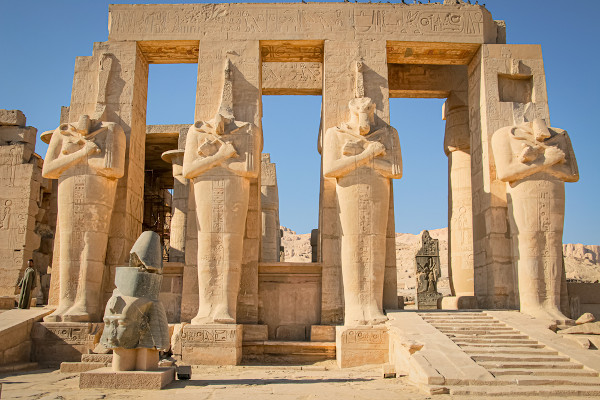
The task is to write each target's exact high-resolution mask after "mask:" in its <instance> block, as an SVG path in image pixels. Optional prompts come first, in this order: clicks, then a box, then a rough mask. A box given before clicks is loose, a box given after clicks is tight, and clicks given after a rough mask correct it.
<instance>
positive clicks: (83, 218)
mask: <svg viewBox="0 0 600 400" xmlns="http://www.w3.org/2000/svg"><path fill="white" fill-rule="evenodd" d="M125 146H126V138H125V133H124V132H123V129H122V128H121V127H120V126H119V125H117V124H115V123H113V122H102V121H98V120H93V119H90V118H89V116H87V115H82V116H81V117H80V118H79V121H78V122H77V123H76V124H61V125H60V126H59V127H58V128H56V130H55V131H54V133H53V134H52V138H51V139H50V144H49V146H48V152H47V153H46V159H45V161H44V167H43V170H42V175H43V176H44V177H45V178H49V179H58V229H59V232H60V265H59V268H58V270H59V272H58V273H59V282H60V290H59V302H58V308H57V309H56V311H54V312H53V313H52V314H50V315H48V316H47V317H46V318H44V321H46V322H59V321H64V322H80V321H97V320H99V319H100V316H101V312H102V305H101V299H100V293H101V285H102V276H103V273H104V269H105V265H104V259H105V255H106V245H107V242H108V231H109V225H110V219H111V214H112V210H113V205H114V201H115V193H116V189H117V179H118V178H120V177H122V176H123V174H124V166H125Z"/></svg>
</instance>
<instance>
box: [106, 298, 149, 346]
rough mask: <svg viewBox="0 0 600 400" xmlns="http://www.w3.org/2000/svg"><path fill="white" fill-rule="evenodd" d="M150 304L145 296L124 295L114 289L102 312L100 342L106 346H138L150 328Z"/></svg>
mask: <svg viewBox="0 0 600 400" xmlns="http://www.w3.org/2000/svg"><path fill="white" fill-rule="evenodd" d="M152 304H153V302H152V301H150V300H148V299H147V298H140V297H131V296H124V295H122V294H120V293H119V292H118V290H117V289H115V291H114V292H113V296H112V297H111V298H110V300H109V301H108V303H107V304H106V310H105V312H104V331H103V332H102V338H101V339H100V341H101V342H102V344H103V345H104V346H105V347H106V348H115V347H121V348H124V349H135V348H137V347H139V344H140V341H141V340H142V338H143V337H144V336H145V335H146V334H147V333H148V331H149V330H150V318H151V308H152Z"/></svg>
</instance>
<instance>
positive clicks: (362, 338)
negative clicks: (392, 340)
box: [335, 325, 389, 368]
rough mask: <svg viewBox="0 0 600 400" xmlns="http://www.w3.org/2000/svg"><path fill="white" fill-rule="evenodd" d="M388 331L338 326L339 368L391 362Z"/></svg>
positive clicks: (336, 342) (385, 328)
mask: <svg viewBox="0 0 600 400" xmlns="http://www.w3.org/2000/svg"><path fill="white" fill-rule="evenodd" d="M388 342H389V339H388V329H387V326H385V325H377V326H366V325H359V326H338V327H336V332H335V351H336V359H337V364H338V367H340V368H348V367H356V366H359V365H366V364H385V363H387V362H388V360H389V344H388Z"/></svg>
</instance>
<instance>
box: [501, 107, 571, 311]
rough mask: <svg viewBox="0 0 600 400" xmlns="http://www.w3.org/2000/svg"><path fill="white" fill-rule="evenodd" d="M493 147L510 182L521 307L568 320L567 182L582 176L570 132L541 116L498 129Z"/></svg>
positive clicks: (509, 198) (509, 192)
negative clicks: (563, 297) (563, 295)
mask: <svg viewBox="0 0 600 400" xmlns="http://www.w3.org/2000/svg"><path fill="white" fill-rule="evenodd" d="M492 150H493V153H494V159H495V162H496V170H497V171H496V172H497V176H498V178H499V179H500V180H502V181H504V182H507V183H508V185H507V194H508V196H507V197H508V207H509V219H510V231H511V237H512V242H513V256H514V259H515V261H516V265H517V273H518V284H519V297H520V305H521V311H522V312H524V313H527V314H529V315H532V316H534V317H536V318H543V319H551V320H565V319H567V318H566V317H565V316H564V315H563V314H562V313H561V311H560V288H561V276H562V273H563V257H562V234H563V225H564V213H565V185H564V182H576V181H577V180H578V179H579V171H578V169H577V162H576V160H575V154H574V153H573V148H572V146H571V141H570V139H569V135H568V134H567V132H566V131H564V130H562V129H557V128H548V127H547V126H546V123H545V122H544V120H541V119H535V120H534V121H533V122H525V123H523V124H520V125H516V126H507V127H504V128H501V129H499V130H497V131H496V132H495V133H494V135H493V136H492Z"/></svg>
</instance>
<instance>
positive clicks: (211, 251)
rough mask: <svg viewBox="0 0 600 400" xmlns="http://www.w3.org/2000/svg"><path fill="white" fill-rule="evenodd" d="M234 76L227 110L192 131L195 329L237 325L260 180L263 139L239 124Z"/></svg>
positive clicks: (187, 161) (187, 158)
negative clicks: (253, 184)
mask: <svg viewBox="0 0 600 400" xmlns="http://www.w3.org/2000/svg"><path fill="white" fill-rule="evenodd" d="M231 75H232V71H231V65H230V61H229V60H227V62H226V67H225V82H224V90H223V99H222V101H221V106H220V107H219V111H218V112H217V114H216V115H215V117H214V118H213V119H211V120H209V121H196V123H194V125H192V126H191V127H190V129H189V131H188V134H187V139H186V145H185V153H184V156H183V176H184V177H185V178H187V179H191V180H192V182H193V184H194V197H195V201H196V223H197V227H198V260H197V262H198V287H199V305H198V314H197V315H196V317H194V318H193V319H192V321H191V323H192V324H198V325H200V324H211V323H214V324H216V323H221V324H233V323H235V322H236V306H237V297H238V292H239V289H240V279H241V272H242V271H241V268H242V253H243V245H244V232H245V228H246V215H247V213H248V203H249V199H250V179H254V178H257V177H258V174H259V171H260V152H261V147H262V134H261V132H260V129H259V128H258V127H257V126H256V125H254V124H253V123H249V122H243V121H236V120H235V117H234V115H233V111H232V105H231V102H232V76H231Z"/></svg>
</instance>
